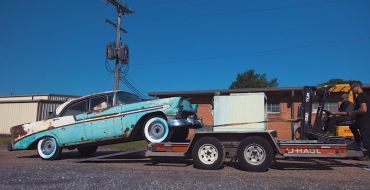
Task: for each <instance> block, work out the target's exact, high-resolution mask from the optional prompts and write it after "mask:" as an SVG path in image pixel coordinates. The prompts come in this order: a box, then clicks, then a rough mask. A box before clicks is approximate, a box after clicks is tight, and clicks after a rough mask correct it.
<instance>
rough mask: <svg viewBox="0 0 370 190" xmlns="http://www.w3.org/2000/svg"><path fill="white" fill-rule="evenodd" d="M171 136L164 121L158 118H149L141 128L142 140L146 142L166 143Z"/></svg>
mask: <svg viewBox="0 0 370 190" xmlns="http://www.w3.org/2000/svg"><path fill="white" fill-rule="evenodd" d="M171 135H172V131H171V130H170V128H169V127H168V124H167V122H166V120H165V119H163V118H162V117H160V116H155V117H151V118H149V119H147V120H146V122H145V124H144V127H143V136H144V139H145V140H146V141H148V142H154V143H159V142H167V141H168V140H169V139H170V138H171Z"/></svg>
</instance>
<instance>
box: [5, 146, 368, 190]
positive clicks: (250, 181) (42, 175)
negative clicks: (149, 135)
mask: <svg viewBox="0 0 370 190" xmlns="http://www.w3.org/2000/svg"><path fill="white" fill-rule="evenodd" d="M116 152H118V151H116V150H114V149H105V148H99V149H98V152H96V153H95V154H94V155H95V156H98V155H104V154H109V153H116ZM82 158H83V157H82V156H81V155H80V154H79V153H78V152H77V151H76V150H72V151H70V150H63V153H62V156H61V159H60V160H56V161H44V160H41V159H40V158H39V157H38V155H37V152H36V150H25V151H11V152H9V151H7V150H6V146H0V189H252V188H253V189H370V171H366V170H363V169H362V168H363V167H365V166H367V165H369V164H370V162H369V161H359V160H350V159H330V160H329V159H299V160H287V159H284V158H283V157H277V163H274V164H273V165H272V166H271V167H270V168H269V169H268V170H267V171H265V172H259V173H256V172H247V171H244V170H243V169H242V168H241V166H240V165H239V163H235V162H230V159H226V161H225V164H224V165H223V166H222V167H221V168H220V169H218V170H201V169H198V168H196V167H195V166H194V164H193V161H192V160H191V159H174V158H155V159H151V158H144V157H143V156H142V153H141V154H140V153H139V154H134V155H131V156H130V157H123V156H121V157H120V156H118V157H114V158H106V159H100V160H94V161H90V162H87V163H86V162H83V163H74V162H73V161H75V160H77V159H82Z"/></svg>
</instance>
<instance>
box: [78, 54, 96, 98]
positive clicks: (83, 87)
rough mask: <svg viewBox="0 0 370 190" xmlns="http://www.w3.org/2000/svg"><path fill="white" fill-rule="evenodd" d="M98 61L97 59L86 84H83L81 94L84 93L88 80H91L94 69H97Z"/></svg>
mask: <svg viewBox="0 0 370 190" xmlns="http://www.w3.org/2000/svg"><path fill="white" fill-rule="evenodd" d="M96 63H97V61H96V62H95V65H94V67H93V69H92V70H91V72H90V75H89V77H87V79H86V82H85V85H84V86H82V88H81V92H80V94H82V92H83V90H84V89H85V87H86V85H87V82H89V79H90V77H91V75H92V73H93V71H94V70H95V67H96V65H97V64H96Z"/></svg>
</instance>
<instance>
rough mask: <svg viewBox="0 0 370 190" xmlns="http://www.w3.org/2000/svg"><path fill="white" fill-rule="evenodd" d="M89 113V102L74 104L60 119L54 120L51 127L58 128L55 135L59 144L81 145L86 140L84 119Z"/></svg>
mask: <svg viewBox="0 0 370 190" xmlns="http://www.w3.org/2000/svg"><path fill="white" fill-rule="evenodd" d="M86 111H87V101H86V100H85V99H84V100H81V101H78V102H74V103H72V104H71V105H69V106H67V108H66V109H65V110H64V111H63V112H62V114H61V116H60V117H56V118H53V119H52V121H51V126H54V127H56V128H57V130H53V133H55V135H56V136H57V138H58V142H59V143H60V144H63V145H64V146H68V145H74V144H79V143H81V142H82V141H84V139H85V134H84V117H85V114H86Z"/></svg>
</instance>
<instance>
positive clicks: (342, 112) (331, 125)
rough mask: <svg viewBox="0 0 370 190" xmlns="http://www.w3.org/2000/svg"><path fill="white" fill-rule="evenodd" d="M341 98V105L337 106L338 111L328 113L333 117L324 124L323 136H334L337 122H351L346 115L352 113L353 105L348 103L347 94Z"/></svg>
mask: <svg viewBox="0 0 370 190" xmlns="http://www.w3.org/2000/svg"><path fill="white" fill-rule="evenodd" d="M341 98H342V99H343V101H342V104H341V105H340V106H339V109H338V111H331V112H330V115H333V117H330V118H329V119H328V120H327V122H326V125H325V127H324V134H325V135H333V134H334V132H335V126H336V124H337V122H340V121H348V120H351V117H350V116H349V115H348V112H351V111H353V109H354V105H353V103H352V102H350V101H349V96H348V94H346V93H344V94H342V96H341Z"/></svg>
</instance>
